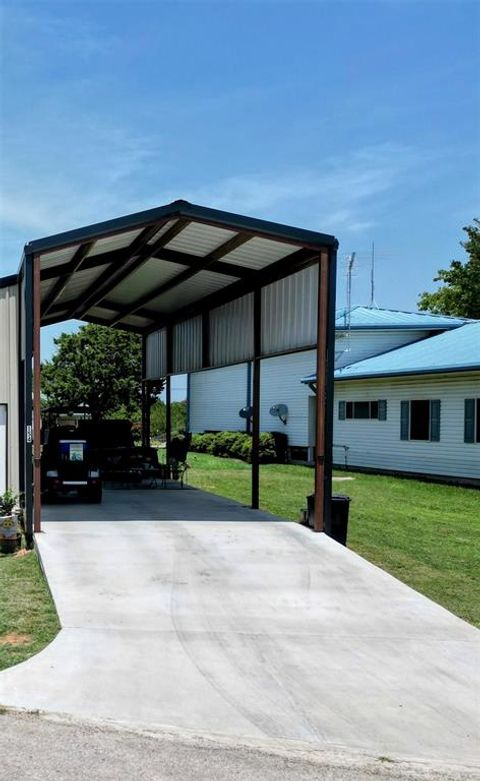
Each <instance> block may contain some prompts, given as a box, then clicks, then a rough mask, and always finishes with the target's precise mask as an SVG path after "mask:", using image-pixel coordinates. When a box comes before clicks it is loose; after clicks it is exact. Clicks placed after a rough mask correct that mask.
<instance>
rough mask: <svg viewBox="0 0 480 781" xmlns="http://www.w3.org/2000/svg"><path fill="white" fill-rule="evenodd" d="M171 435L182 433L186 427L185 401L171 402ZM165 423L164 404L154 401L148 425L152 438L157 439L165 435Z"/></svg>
mask: <svg viewBox="0 0 480 781" xmlns="http://www.w3.org/2000/svg"><path fill="white" fill-rule="evenodd" d="M171 415H172V433H178V432H179V431H184V430H185V428H186V425H187V402H186V401H173V402H172V411H171ZM165 423H166V407H165V402H163V401H161V400H158V401H156V402H155V403H154V404H153V406H152V408H151V413H150V425H151V431H152V436H154V437H158V436H161V435H162V434H165V429H166V426H165Z"/></svg>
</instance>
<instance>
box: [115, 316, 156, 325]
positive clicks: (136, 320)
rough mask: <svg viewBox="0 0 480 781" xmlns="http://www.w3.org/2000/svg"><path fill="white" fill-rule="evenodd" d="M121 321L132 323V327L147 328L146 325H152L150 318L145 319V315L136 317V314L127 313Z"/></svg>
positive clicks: (127, 323)
mask: <svg viewBox="0 0 480 781" xmlns="http://www.w3.org/2000/svg"><path fill="white" fill-rule="evenodd" d="M123 323H125V324H126V325H132V326H134V328H148V326H150V325H152V321H151V320H147V318H146V317H138V315H129V316H128V317H125V318H124V319H123V320H122V323H121V324H122V325H123Z"/></svg>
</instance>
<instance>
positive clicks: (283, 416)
mask: <svg viewBox="0 0 480 781" xmlns="http://www.w3.org/2000/svg"><path fill="white" fill-rule="evenodd" d="M270 415H273V417H274V418H280V420H281V421H282V423H283V424H284V425H285V426H286V425H287V418H288V407H287V405H286V404H274V405H273V407H270Z"/></svg>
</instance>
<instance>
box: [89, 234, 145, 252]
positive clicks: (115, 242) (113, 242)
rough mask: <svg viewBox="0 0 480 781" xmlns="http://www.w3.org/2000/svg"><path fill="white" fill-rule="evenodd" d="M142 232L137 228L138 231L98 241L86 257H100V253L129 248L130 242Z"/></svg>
mask: <svg viewBox="0 0 480 781" xmlns="http://www.w3.org/2000/svg"><path fill="white" fill-rule="evenodd" d="M142 230H143V228H139V229H138V230H134V231H126V232H124V233H117V234H115V235H114V236H107V237H106V238H105V239H98V240H97V241H96V242H95V244H94V245H93V247H92V248H91V250H90V252H89V253H88V257H91V256H92V255H101V254H102V252H112V251H113V250H116V249H123V248H124V247H129V246H130V244H131V243H132V241H134V240H135V239H136V238H137V236H139V235H140V233H141V232H142Z"/></svg>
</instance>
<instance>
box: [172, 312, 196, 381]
mask: <svg viewBox="0 0 480 781" xmlns="http://www.w3.org/2000/svg"><path fill="white" fill-rule="evenodd" d="M201 368H202V318H201V317H193V318H192V319H191V320H185V321H184V322H183V323H178V325H176V326H175V327H174V329H173V371H174V372H175V373H176V374H183V373H188V372H195V371H198V370H199V369H201Z"/></svg>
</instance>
